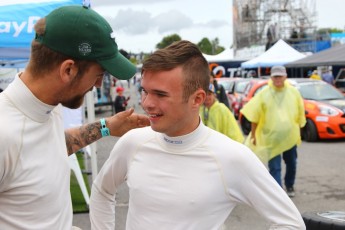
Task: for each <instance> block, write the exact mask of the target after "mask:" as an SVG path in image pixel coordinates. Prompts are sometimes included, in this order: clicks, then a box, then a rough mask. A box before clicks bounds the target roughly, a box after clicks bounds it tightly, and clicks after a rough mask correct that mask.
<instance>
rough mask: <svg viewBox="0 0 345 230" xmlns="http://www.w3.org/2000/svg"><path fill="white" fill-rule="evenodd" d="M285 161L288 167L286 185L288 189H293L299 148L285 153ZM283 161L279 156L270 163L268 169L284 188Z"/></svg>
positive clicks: (293, 148) (285, 178)
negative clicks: (282, 177)
mask: <svg viewBox="0 0 345 230" xmlns="http://www.w3.org/2000/svg"><path fill="white" fill-rule="evenodd" d="M282 155H283V160H284V162H285V165H286V173H285V177H284V183H285V186H286V187H287V188H291V187H293V185H294V184H295V178H296V168H297V146H296V145H295V146H293V147H292V148H291V149H289V150H286V151H285V152H283V154H282ZM281 159H282V156H281V155H278V156H276V157H274V158H272V159H271V160H269V161H268V168H269V171H270V174H271V175H272V176H273V178H274V179H275V180H276V181H277V182H278V184H279V185H280V186H282V181H281V169H282V168H281Z"/></svg>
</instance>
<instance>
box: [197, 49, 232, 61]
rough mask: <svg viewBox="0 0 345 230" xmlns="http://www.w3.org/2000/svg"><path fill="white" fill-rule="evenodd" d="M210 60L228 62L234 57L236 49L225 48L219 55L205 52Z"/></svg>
mask: <svg viewBox="0 0 345 230" xmlns="http://www.w3.org/2000/svg"><path fill="white" fill-rule="evenodd" d="M203 55H204V57H205V58H206V61H208V62H226V61H231V60H233V59H234V50H233V49H229V48H227V49H225V50H224V51H223V52H221V53H219V54H217V55H208V54H203Z"/></svg>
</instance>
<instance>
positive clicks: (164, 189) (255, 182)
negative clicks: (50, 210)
mask: <svg viewBox="0 0 345 230" xmlns="http://www.w3.org/2000/svg"><path fill="white" fill-rule="evenodd" d="M123 182H126V183H127V185H128V187H129V208H128V216H127V223H126V226H127V227H126V229H127V230H140V229H143V230H147V229H169V230H171V229H176V230H188V229H193V230H195V229H198V230H203V229H205V230H216V229H219V228H220V227H221V226H222V225H223V223H224V221H225V220H226V218H227V217H228V215H229V214H230V213H231V211H232V210H233V209H234V207H235V206H236V205H237V204H240V203H241V204H247V205H248V206H251V207H253V208H254V209H256V211H257V212H258V213H260V214H261V215H262V216H263V217H264V218H265V219H266V220H267V221H269V222H270V223H271V227H272V229H273V228H274V229H304V228H305V227H304V223H303V220H302V218H301V215H300V213H299V211H298V210H297V208H296V207H295V205H294V204H293V203H292V201H291V200H290V199H289V197H288V196H287V195H286V193H285V192H284V190H283V189H282V188H281V187H280V186H279V185H278V184H277V182H276V181H275V180H274V179H273V178H272V176H271V175H270V174H269V173H268V171H267V169H266V168H265V166H264V165H263V164H262V163H261V162H260V161H259V159H258V158H257V157H256V156H255V155H254V153H253V152H251V151H250V150H249V149H248V148H247V147H245V146H244V145H242V144H240V143H238V142H235V141H233V140H231V139H230V138H228V137H226V136H224V135H223V134H220V133H219V132H216V131H214V130H212V129H210V128H208V127H206V126H204V125H203V124H202V123H200V125H199V127H198V128H197V129H196V130H195V131H193V132H192V133H190V134H188V135H185V136H181V137H174V138H171V137H168V136H165V135H163V134H161V133H157V132H154V131H153V130H152V129H151V128H150V127H146V128H141V129H135V130H132V131H129V132H128V133H127V134H125V135H124V136H123V137H122V138H120V139H119V141H118V142H117V143H116V145H115V146H114V149H113V150H112V152H111V154H110V156H109V159H108V160H107V161H106V162H105V164H104V166H103V167H102V169H101V171H100V173H99V175H98V176H97V178H96V180H95V182H94V184H93V186H92V192H91V202H90V219H91V226H92V229H102V230H105V229H114V226H115V195H116V190H117V188H118V187H119V186H120V184H121V183H123Z"/></svg>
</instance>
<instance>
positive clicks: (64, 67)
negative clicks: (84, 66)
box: [60, 59, 78, 83]
mask: <svg viewBox="0 0 345 230" xmlns="http://www.w3.org/2000/svg"><path fill="white" fill-rule="evenodd" d="M77 73H78V69H77V67H76V66H75V64H74V61H73V60H71V59H67V60H65V61H63V62H62V63H61V65H60V78H61V81H62V82H64V83H69V82H71V81H72V80H73V79H74V77H75V76H76V75H77Z"/></svg>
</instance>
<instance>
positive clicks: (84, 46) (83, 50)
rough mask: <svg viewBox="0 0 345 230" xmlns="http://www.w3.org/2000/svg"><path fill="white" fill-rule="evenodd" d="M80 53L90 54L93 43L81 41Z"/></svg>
mask: <svg viewBox="0 0 345 230" xmlns="http://www.w3.org/2000/svg"><path fill="white" fill-rule="evenodd" d="M78 49H79V53H80V54H81V55H83V56H88V55H89V54H90V53H91V52H92V49H91V45H90V44H89V43H81V44H80V45H79V47H78Z"/></svg>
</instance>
